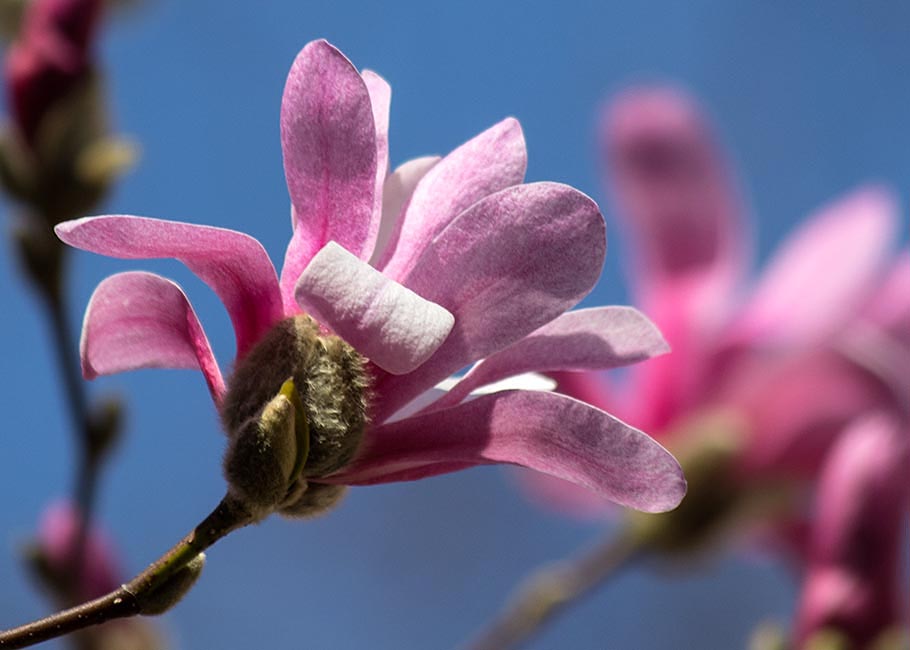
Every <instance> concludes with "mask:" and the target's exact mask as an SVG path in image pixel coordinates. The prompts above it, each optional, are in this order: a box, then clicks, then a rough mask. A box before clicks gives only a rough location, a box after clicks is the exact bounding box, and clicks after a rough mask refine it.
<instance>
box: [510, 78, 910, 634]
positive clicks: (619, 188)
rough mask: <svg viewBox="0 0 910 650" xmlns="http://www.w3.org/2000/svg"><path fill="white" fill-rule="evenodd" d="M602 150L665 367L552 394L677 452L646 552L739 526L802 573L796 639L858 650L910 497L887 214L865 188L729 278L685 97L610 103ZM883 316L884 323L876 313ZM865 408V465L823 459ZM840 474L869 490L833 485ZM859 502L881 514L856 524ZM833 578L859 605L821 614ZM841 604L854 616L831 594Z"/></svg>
mask: <svg viewBox="0 0 910 650" xmlns="http://www.w3.org/2000/svg"><path fill="white" fill-rule="evenodd" d="M602 138H603V139H602V147H603V152H604V160H605V162H606V171H607V179H608V180H609V185H610V186H611V188H612V194H613V196H614V203H615V205H616V207H617V212H618V214H620V215H621V217H622V220H623V225H624V226H625V230H626V232H627V237H626V238H625V241H627V242H628V251H629V255H630V259H631V260H633V265H632V269H631V270H632V272H633V275H632V281H633V287H634V291H635V295H636V300H637V303H638V304H639V305H640V306H641V307H642V309H643V310H644V311H645V313H648V314H649V315H650V316H651V317H652V318H654V320H655V323H656V324H657V325H658V327H660V328H661V330H662V331H663V332H664V335H665V336H666V337H667V340H668V343H669V344H670V346H671V348H672V349H673V353H671V354H669V355H667V356H665V357H661V358H658V359H654V360H650V361H648V362H645V363H642V364H640V365H638V366H635V367H632V368H629V369H628V371H627V372H625V373H623V374H622V376H620V377H618V378H616V377H609V376H604V375H602V374H596V373H559V374H558V375H554V377H555V378H556V379H557V380H558V382H559V389H561V390H564V391H566V392H568V393H569V394H571V395H574V396H576V397H579V398H580V399H585V400H588V401H591V402H592V403H594V404H597V405H598V406H600V407H601V408H604V409H607V410H611V411H614V412H617V413H619V414H620V417H622V418H625V419H626V420H627V421H628V422H630V423H632V424H633V425H635V426H639V427H642V428H643V429H644V430H646V431H650V432H652V433H653V434H654V435H655V436H657V437H658V439H660V440H662V441H663V442H664V443H665V444H667V445H668V446H669V447H670V448H671V449H673V450H674V451H676V452H677V453H678V455H679V456H680V458H681V461H682V462H683V466H684V468H685V469H686V475H687V478H688V479H689V486H690V488H689V492H688V494H687V496H686V499H685V501H684V502H683V504H682V505H681V506H680V508H679V509H677V510H676V511H675V512H673V513H672V514H670V515H668V516H665V517H656V518H648V521H647V522H646V523H645V524H644V525H646V526H648V528H647V530H649V531H652V532H651V533H649V534H650V535H656V537H654V538H651V539H650V541H649V542H648V544H650V545H651V547H652V550H657V551H661V552H668V553H671V554H672V553H678V552H681V551H682V552H689V551H705V550H707V549H708V548H710V547H711V545H712V543H713V542H715V541H716V538H717V537H718V536H719V535H721V534H723V535H728V536H729V535H733V536H738V537H739V538H740V539H743V538H744V537H745V536H746V534H747V533H749V532H750V529H751V530H752V532H754V530H755V528H756V524H757V526H758V527H764V528H765V529H767V530H765V531H764V532H766V533H767V534H768V535H769V538H770V539H769V541H770V542H773V543H775V544H776V545H777V546H779V547H781V548H783V549H784V550H786V551H788V553H787V555H786V556H785V558H784V559H786V560H789V561H791V562H792V563H793V564H794V565H795V566H796V568H797V575H798V576H800V575H801V574H802V573H804V572H806V570H807V568H808V577H807V580H808V581H809V582H810V583H811V585H812V587H811V589H810V591H811V593H807V596H806V597H807V598H808V599H809V600H810V601H811V602H810V603H809V604H808V605H806V603H805V602H804V603H803V611H804V612H808V613H805V614H804V615H803V616H802V618H801V621H800V627H801V630H800V635H801V636H802V637H805V636H806V631H805V628H806V627H807V626H812V625H815V626H817V625H818V624H819V623H820V621H822V620H827V621H828V624H829V625H831V626H835V627H836V626H843V627H844V628H845V630H846V632H847V636H848V637H850V638H851V640H852V641H853V642H855V643H859V644H863V646H864V645H865V644H867V643H870V642H871V641H872V640H873V639H874V637H875V634H878V633H882V632H883V631H884V630H885V628H887V627H888V626H892V625H895V624H898V623H899V622H900V621H902V620H904V619H905V618H906V616H905V612H903V609H904V608H902V605H901V604H902V603H903V602H904V601H905V597H904V596H903V593H904V590H903V589H902V588H901V587H900V586H899V585H902V584H903V579H902V576H903V575H904V573H905V570H902V566H903V563H902V562H900V560H899V558H898V556H897V547H898V544H899V541H900V532H901V530H902V522H904V521H905V519H906V495H907V494H908V488H910V486H907V485H904V484H903V482H902V481H901V480H900V479H899V478H898V477H896V476H895V470H894V469H893V468H894V467H895V466H901V465H903V459H904V458H905V456H906V454H905V452H906V448H907V446H908V444H910V422H908V418H910V409H908V396H910V395H908V393H907V390H906V387H907V385H908V382H910V365H907V364H906V361H907V359H908V358H910V347H908V346H907V344H906V340H905V338H906V335H905V332H906V331H908V330H910V293H904V292H901V291H896V290H894V289H893V288H892V287H893V286H894V285H895V284H898V285H902V282H900V281H899V279H900V278H902V276H903V275H904V274H905V270H904V268H903V267H904V265H905V264H904V260H903V258H900V257H896V256H895V255H894V253H893V249H894V248H895V247H896V241H895V231H896V226H897V224H898V215H897V208H896V206H895V202H894V200H893V199H892V197H891V196H890V195H889V194H888V193H887V192H885V191H883V190H881V189H879V188H864V189H861V190H858V191H856V192H854V193H852V194H850V195H848V196H847V197H846V198H843V199H840V200H838V201H835V202H833V203H832V204H830V205H829V206H827V207H826V208H823V209H822V210H820V211H819V212H818V213H817V214H816V215H814V216H812V217H810V218H809V219H808V220H807V221H806V222H805V223H803V224H800V225H799V226H798V227H797V228H796V229H795V232H794V233H793V234H792V235H791V236H790V237H789V238H788V239H787V240H786V241H785V242H784V243H783V244H782V245H781V246H780V247H779V250H778V251H775V253H774V255H773V256H772V258H771V260H770V261H769V262H768V263H767V265H766V268H765V269H763V270H762V272H761V274H760V275H759V277H758V279H757V280H756V281H754V282H750V283H746V282H745V277H744V271H745V270H746V269H745V261H746V260H747V259H748V258H749V254H748V251H749V249H750V246H749V244H750V242H749V240H748V231H747V226H746V219H744V218H743V214H742V212H743V210H742V207H741V205H740V203H739V200H738V192H737V191H736V189H735V187H734V185H733V182H732V176H733V174H732V173H731V172H730V170H729V168H728V166H727V165H726V163H725V162H724V161H723V156H722V154H721V153H720V152H719V151H718V150H717V147H716V144H715V141H714V136H713V134H712V133H711V130H710V128H709V127H708V125H707V124H706V123H705V120H704V118H703V117H702V115H701V112H700V110H699V109H698V108H697V106H696V105H695V103H694V102H693V100H691V99H690V98H689V97H687V96H686V95H685V94H683V93H681V92H679V91H675V90H672V89H669V88H666V87H642V88H638V89H635V90H630V91H627V92H625V93H622V94H621V95H619V96H618V97H617V98H616V99H615V100H614V101H613V102H612V103H611V104H610V105H609V106H607V107H606V109H605V111H604V120H603V128H602ZM886 296H887V298H885V297H886ZM883 304H887V305H888V309H889V316H888V317H887V318H886V317H884V316H883V315H881V314H880V313H878V310H880V308H878V310H877V308H876V305H883ZM886 359H889V360H888V361H886ZM877 413H882V414H885V415H884V416H880V417H885V418H886V419H887V420H888V424H887V426H886V427H885V428H887V429H888V430H889V433H888V436H887V437H886V438H885V439H884V440H881V441H879V442H878V444H877V445H876V449H878V450H879V452H878V453H875V454H865V456H864V455H863V454H862V453H856V454H854V453H852V452H851V451H838V452H836V453H835V454H834V457H833V458H831V459H830V460H829V456H828V452H829V450H830V449H831V448H832V446H834V447H836V448H837V449H841V448H844V449H849V450H854V449H855V445H853V446H851V445H849V443H848V442H847V441H846V440H845V441H841V440H840V439H841V437H843V436H847V437H848V438H849V437H855V435H856V434H852V433H851V431H852V430H853V428H855V427H859V426H862V425H861V423H862V422H864V421H866V420H868V419H869V417H870V416H871V415H873V414H877ZM863 428H869V426H868V425H867V426H865V427H863ZM873 428H875V427H873ZM878 428H881V426H879V427H878ZM878 437H879V438H882V435H879V436H878ZM872 444H875V443H872ZM851 462H852V463H855V464H856V465H857V467H859V468H860V469H859V470H858V471H862V466H864V467H865V471H866V472H868V473H869V474H870V475H876V476H880V477H881V481H882V485H877V484H874V483H870V482H869V481H865V482H864V481H863V480H862V478H858V479H854V480H852V481H851V479H846V482H849V483H851V484H855V485H852V486H845V485H843V483H845V480H843V479H840V478H839V477H840V476H842V475H844V474H845V473H849V472H850V471H854V469H855V468H852V467H851V468H850V469H846V467H847V466H848V465H849V463H851ZM875 463H878V464H879V465H880V467H878V468H873V465H874V464H875ZM822 467H825V468H826V469H825V481H824V485H823V487H822V489H820V491H819V493H818V494H817V495H815V496H814V497H813V490H814V488H815V487H816V485H815V484H816V483H817V481H818V479H819V473H820V468H822ZM888 477H892V478H888ZM536 480H537V479H535V478H532V477H530V476H528V477H526V478H525V481H526V483H528V484H529V485H530V487H531V488H532V490H534V491H536V492H537V494H539V495H540V496H542V497H543V498H545V499H547V498H551V499H553V503H554V504H555V505H557V506H559V505H560V504H562V505H566V504H568V505H570V506H571V508H572V509H573V510H576V511H577V510H580V509H585V510H587V511H589V512H597V510H598V507H597V505H598V503H597V502H596V501H594V500H593V499H591V495H590V494H589V493H587V492H582V491H579V490H577V488H575V487H574V486H569V485H568V484H562V485H561V486H560V485H557V484H554V483H553V482H552V481H550V482H549V483H547V484H546V485H544V486H537V487H536V488H535V486H534V483H535V482H536ZM854 492H855V493H856V495H855V497H854V498H852V499H846V498H840V496H842V495H847V494H853V493H854ZM582 500H584V501H582ZM840 501H843V503H840ZM848 503H851V504H853V506H852V508H851V507H850V506H848V505H847V504H848ZM860 503H865V504H868V505H866V506H860V505H858V504H860ZM807 504H808V507H807ZM871 504H879V507H880V509H881V510H880V511H878V510H872V511H869V512H867V510H868V509H869V508H870V507H871ZM600 509H601V510H606V508H604V507H603V504H602V503H601V508H600ZM867 518H868V519H867ZM633 521H634V520H633ZM871 521H875V522H876V524H877V525H878V526H880V527H881V531H882V532H881V533H880V534H875V533H872V532H871V531H872V530H877V529H876V528H873V527H870V526H869V525H868V523H869V522H871ZM832 522H837V523H832ZM862 522H866V524H865V525H864V524H863V523H862ZM652 527H656V528H652ZM853 529H866V530H867V531H870V532H867V535H866V537H863V535H862V534H860V533H851V532H849V531H851V530H853ZM655 531H656V532H655ZM810 538H811V539H810ZM839 538H843V539H847V540H849V541H840V542H838V541H837V540H838V539H839ZM864 544H868V546H864ZM831 549H835V550H831ZM885 549H887V551H886V550H885ZM857 555H862V556H864V557H866V558H867V559H866V560H864V561H863V562H862V566H853V564H855V563H856V561H855V560H853V559H851V558H853V557H854V556H857ZM871 558H877V559H876V560H872V559H871ZM804 560H805V561H806V562H807V566H803V563H804V562H803V561H804ZM851 562H852V563H853V564H851ZM819 563H821V564H823V565H824V568H823V569H819V567H818V565H819ZM832 565H834V566H835V567H836V570H837V571H839V572H840V573H839V574H838V575H843V574H848V575H851V576H852V580H851V581H850V582H849V584H850V585H853V586H855V587H856V589H858V590H859V591H860V592H862V593H864V594H865V595H859V594H857V595H855V596H852V595H851V596H849V597H848V596H845V595H843V594H842V595H840V596H831V598H830V599H829V600H827V601H824V604H821V603H822V602H823V601H821V600H820V593H821V592H822V591H824V590H825V589H827V588H828V587H830V586H831V585H832V584H833V583H832V582H831V581H830V580H828V581H824V580H821V581H820V579H819V578H818V573H819V571H826V573H825V575H826V576H830V575H831V570H833V569H832ZM867 565H869V566H868V568H867ZM873 569H874V570H873ZM870 571H871V573H872V575H864V572H865V573H870ZM843 584H844V583H843V581H842V585H843ZM843 588H844V589H846V587H843ZM854 597H855V598H860V599H863V600H864V601H865V602H864V603H863V604H861V605H857V604H852V605H849V606H848V605H844V604H842V603H841V604H840V605H836V604H832V600H831V599H833V600H839V601H843V600H845V599H849V598H854ZM832 608H834V609H838V611H835V612H832V611H830V610H831V609H832ZM847 610H850V611H847ZM860 619H865V620H860ZM809 621H811V623H810V622H809ZM874 623H877V624H879V625H878V629H875V625H874ZM857 630H858V631H857Z"/></svg>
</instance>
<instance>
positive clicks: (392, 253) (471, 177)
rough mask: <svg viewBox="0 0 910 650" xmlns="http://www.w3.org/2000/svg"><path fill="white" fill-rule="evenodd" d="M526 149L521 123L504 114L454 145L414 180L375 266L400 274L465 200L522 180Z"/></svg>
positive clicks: (469, 202)
mask: <svg viewBox="0 0 910 650" xmlns="http://www.w3.org/2000/svg"><path fill="white" fill-rule="evenodd" d="M526 167H527V152H526V150H525V141H524V135H523V134H522V132H521V125H519V123H518V121H517V120H515V119H513V118H507V119H505V120H503V121H502V122H500V123H499V124H496V125H495V126H493V127H491V128H489V129H487V130H486V131H484V132H483V133H481V134H480V135H478V136H476V137H475V138H473V139H472V140H469V141H468V142H466V143H465V144H463V145H461V146H460V147H458V148H457V149H455V150H454V151H453V152H452V153H450V154H449V155H448V156H446V157H445V158H443V159H442V160H441V161H440V162H439V164H438V165H436V166H435V167H433V169H431V170H430V171H429V172H428V173H427V175H426V176H424V177H423V179H422V180H421V181H420V182H419V183H418V184H417V188H416V189H415V190H414V194H413V196H412V197H411V201H410V203H409V204H408V206H407V209H406V210H405V213H404V215H403V216H402V218H401V219H400V220H399V222H398V228H397V230H396V231H394V233H393V235H392V237H391V238H390V241H389V244H388V246H387V248H386V251H385V253H384V255H383V257H382V259H381V261H380V263H379V264H377V268H379V269H382V271H383V272H384V273H385V274H386V275H388V276H389V277H390V278H394V279H396V280H400V279H401V278H403V277H405V276H406V275H407V274H408V273H409V272H410V270H411V269H412V268H413V267H414V265H415V264H416V263H417V260H418V259H419V257H420V255H421V254H422V253H423V250H424V248H426V247H427V245H429V243H430V241H432V239H433V238H434V237H436V235H437V234H438V233H440V232H441V231H442V230H443V229H444V228H445V227H446V226H447V225H448V224H449V223H450V222H451V221H452V220H453V219H454V218H455V217H457V216H458V215H459V214H460V213H461V212H462V211H464V210H466V209H467V208H468V207H469V206H470V205H472V204H474V203H476V202H477V201H479V200H481V199H483V198H484V197H486V196H489V195H491V194H493V193H494V192H498V191H499V190H502V189H505V188H507V187H511V186H513V185H517V184H518V183H521V181H522V180H523V179H524V175H525V169H526Z"/></svg>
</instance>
